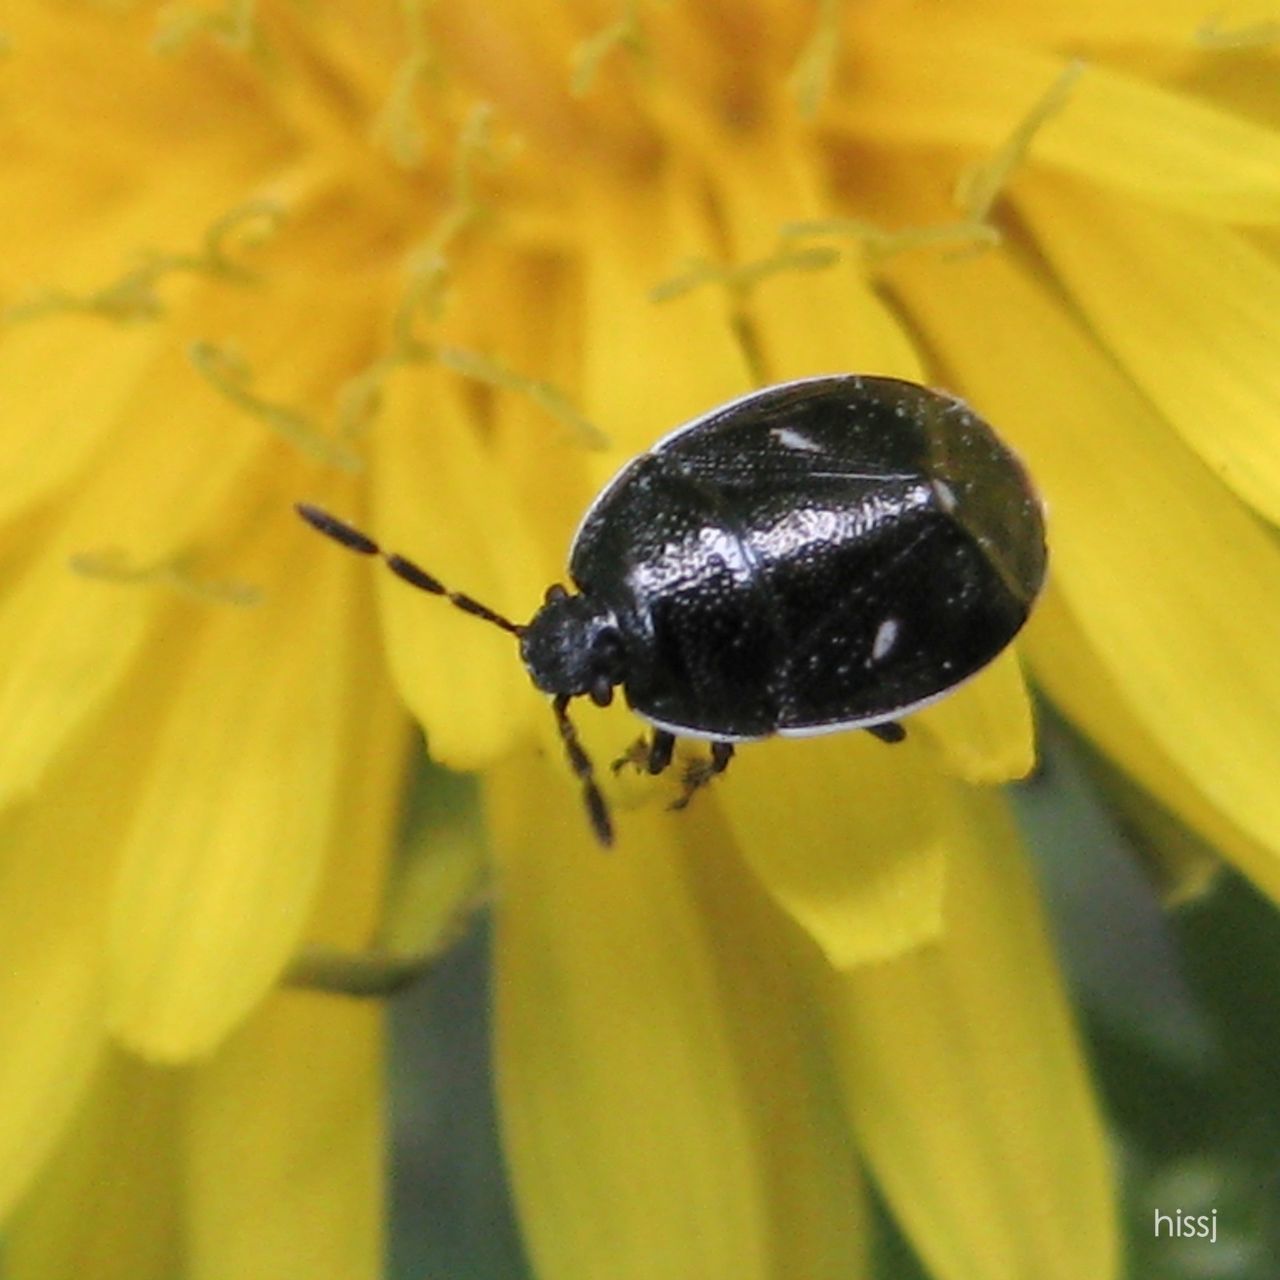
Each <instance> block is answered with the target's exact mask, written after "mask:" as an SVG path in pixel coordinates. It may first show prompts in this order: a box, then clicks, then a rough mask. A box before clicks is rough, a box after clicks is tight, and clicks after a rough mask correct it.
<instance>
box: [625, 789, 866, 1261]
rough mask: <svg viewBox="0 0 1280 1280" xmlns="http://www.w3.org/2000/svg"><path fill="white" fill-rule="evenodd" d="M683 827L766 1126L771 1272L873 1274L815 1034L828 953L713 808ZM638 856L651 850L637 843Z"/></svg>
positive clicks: (761, 1127)
mask: <svg viewBox="0 0 1280 1280" xmlns="http://www.w3.org/2000/svg"><path fill="white" fill-rule="evenodd" d="M677 831H678V834H679V836H680V840H681V843H682V846H683V848H684V849H685V851H686V854H687V865H688V869H689V874H690V878H691V882H692V885H693V888H694V890H695V892H696V894H697V897H698V902H699V904H700V907H701V911H702V915H703V918H704V920H705V921H706V922H707V927H708V930H709V933H710V936H711V938H712V942H713V946H714V950H715V954H716V960H717V965H718V973H719V976H720V979H721V983H720V989H721V992H722V993H723V999H724V1002H725V1009H726V1015H727V1019H728V1024H729V1028H730V1031H731V1033H732V1034H733V1036H734V1043H735V1051H736V1058H737V1062H738V1064H739V1070H740V1072H741V1074H742V1078H743V1080H744V1082H745V1084H746V1087H747V1092H748V1106H749V1107H750V1108H751V1120H752V1123H753V1125H754V1126H755V1127H756V1129H757V1130H758V1132H759V1133H760V1134H761V1137H762V1142H761V1159H762V1164H763V1168H764V1176H765V1178H766V1190H765V1199H764V1204H765V1210H766V1212H767V1213H768V1214H769V1216H770V1220H771V1223H772V1233H773V1238H774V1242H775V1243H774V1260H773V1270H772V1272H771V1275H773V1276H775V1277H779V1278H781V1277H792V1276H795V1277H799V1276H806V1277H809V1276H813V1277H817V1276H832V1277H850V1278H857V1277H862V1276H867V1275H870V1274H871V1269H870V1260H869V1256H868V1255H869V1245H870V1234H871V1224H870V1222H869V1221H868V1216H867V1211H866V1210H867V1206H866V1196H865V1193H864V1190H863V1186H862V1178H861V1176H860V1171H859V1168H858V1157H857V1155H856V1153H855V1150H854V1146H853V1142H852V1140H851V1139H852V1135H850V1134H847V1133H846V1132H844V1126H843V1118H842V1117H841V1115H840V1111H839V1107H840V1100H839V1098H838V1096H837V1095H836V1093H835V1091H834V1090H833V1089H832V1081H831V1074H830V1070H829V1063H828V1061H827V1057H826V1054H825V1050H824V1047H822V1046H820V1045H819V1044H817V1043H815V1038H814V1027H813V1017H812V1014H813V989H812V985H811V984H812V982H813V981H814V976H815V974H817V975H821V976H822V977H825V976H826V974H827V964H826V961H825V960H824V959H823V957H822V956H821V955H820V954H819V953H818V952H817V951H816V949H815V948H814V947H813V946H812V945H811V944H810V942H809V940H808V939H807V938H805V937H804V936H803V935H802V934H801V933H799V932H798V931H797V930H796V929H795V928H794V927H792V925H791V923H790V922H789V921H788V920H786V918H785V917H784V916H783V915H782V914H781V913H779V911H778V910H777V908H776V906H775V904H774V903H772V902H771V901H770V900H769V898H768V897H767V895H765V894H762V893H761V892H760V885H759V882H758V879H757V878H756V876H754V875H753V874H752V873H751V872H750V871H749V870H748V869H747V868H746V867H745V866H744V865H743V864H742V862H741V860H740V858H739V857H738V854H737V851H736V850H734V849H733V847H732V841H731V840H730V839H729V833H728V832H727V831H726V830H725V829H724V826H723V824H722V823H721V822H719V821H717V819H716V817H715V812H714V807H713V806H709V805H708V806H704V807H702V808H700V809H699V810H697V811H696V812H695V811H690V812H688V813H686V814H685V815H684V821H682V822H681V823H680V824H679V826H678V828H677ZM640 856H644V855H643V851H640Z"/></svg>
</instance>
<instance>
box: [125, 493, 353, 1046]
mask: <svg viewBox="0 0 1280 1280" xmlns="http://www.w3.org/2000/svg"><path fill="white" fill-rule="evenodd" d="M238 565H239V567H240V569H241V571H242V572H243V573H244V574H246V575H248V576H249V577H251V578H254V579H256V580H257V581H260V582H262V583H263V584H264V588H265V591H266V593H267V594H266V595H265V598H264V600H263V602H262V603H261V604H259V605H257V606H256V607H253V608H246V609H235V608H229V607H222V608H218V607H216V606H213V605H204V606H202V607H203V609H204V610H205V612H204V614H203V615H202V616H201V617H200V618H199V619H198V620H197V619H190V618H188V619H187V620H186V625H187V627H188V628H189V629H190V630H191V631H194V632H196V634H195V637H194V640H193V642H192V643H191V645H190V647H189V649H187V651H186V652H179V653H177V654H173V655H163V654H158V655H157V659H156V662H157V665H163V664H164V663H166V662H167V663H170V664H173V667H174V670H173V676H174V687H173V688H172V690H171V692H170V694H169V703H168V708H167V715H166V717H165V721H164V724H163V726H162V728H161V730H160V732H159V734H158V736H157V740H156V743H155V750H154V754H153V755H152V756H151V757H150V759H149V760H145V761H143V762H140V763H139V768H140V773H141V782H140V798H139V802H138V808H137V811H136V813H135V816H134V819H133V822H132V825H131V827H130V830H129V833H128V836H127V838H126V840H125V847H124V855H123V861H122V864H121V869H120V874H119V879H118V881H117V884H116V886H115V893H114V895H113V899H112V903H111V929H110V939H109V978H110V993H109V1005H108V1008H109V1016H110V1020H111V1024H112V1026H113V1028H114V1029H115V1031H116V1032H117V1034H119V1035H121V1036H122V1037H124V1038H125V1039H126V1040H127V1041H128V1042H129V1043H130V1044H131V1045H133V1046H135V1047H137V1048H138V1049H139V1050H140V1051H142V1052H144V1053H146V1054H148V1055H153V1056H156V1057H159V1058H165V1059H174V1058H182V1057H186V1056H188V1055H191V1054H198V1053H201V1052H204V1051H206V1050H208V1049H209V1048H211V1047H212V1046H213V1045H214V1044H215V1043H216V1042H217V1040H218V1039H219V1038H220V1037H221V1036H222V1035H223V1034H225V1033H226V1031H227V1030H228V1029H229V1028H230V1027H231V1026H232V1025H233V1024H234V1023H235V1022H236V1021H237V1020H238V1019H239V1018H241V1017H242V1016H244V1014H245V1013H246V1012H247V1011H248V1009H249V1008H250V1007H251V1006H252V1005H253V1003H254V1002H255V1001H256V1000H257V999H259V998H260V997H261V995H262V994H263V992H264V991H265V990H266V988H267V986H268V985H269V984H270V983H271V982H272V981H273V980H274V978H275V977H276V975H277V974H278V973H279V971H280V968H281V966H282V965H283V963H284V961H285V959H286V957H287V956H288V955H289V953H290V952H291V951H292V950H293V948H294V947H295V946H296V944H297V941H298V936H299V932H300V930H301V928H302V925H303V923H304V922H305V920H306V917H307V913H308V912H309V910H310V908H311V900H312V895H313V893H314V891H315V887H316V882H317V878H318V876H319V874H320V871H321V869H322V866H323V859H324V855H325V854H326V852H327V850H328V844H327V840H328V836H329V826H330V822H331V820H332V816H333V812H334V805H335V798H336V788H337V785H338V783H339V780H340V777H341V772H340V765H341V761H340V757H339V752H340V751H341V749H342V746H341V744H342V738H341V735H342V733H343V731H344V729H345V728H346V726H347V715H348V702H347V700H348V698H349V697H350V696H351V694H352V691H353V690H352V686H351V676H350V675H349V669H355V668H356V667H357V666H358V664H359V662H360V661H361V660H362V659H361V658H360V657H359V656H357V655H354V654H353V653H352V652H351V648H350V646H351V643H352V637H353V630H352V626H351V624H350V623H349V621H348V620H347V619H346V617H345V616H344V614H345V611H346V608H347V604H348V601H349V599H350V595H349V590H350V584H351V582H352V580H353V577H354V576H355V575H358V574H359V572H360V571H361V570H362V568H363V566H362V565H361V564H360V563H359V562H357V561H356V560H355V558H354V557H349V556H345V555H343V554H341V553H340V552H338V551H337V549H336V548H335V549H330V548H327V547H326V546H325V545H324V544H322V543H320V542H319V540H317V539H316V538H315V537H314V535H313V534H311V532H310V531H309V530H307V529H306V528H304V527H303V526H302V524H301V523H300V522H299V521H296V520H294V519H293V516H292V513H291V512H290V511H288V509H287V508H283V509H281V510H280V511H279V512H278V513H277V512H273V513H272V514H271V515H270V516H269V517H268V523H267V524H266V526H265V527H264V529H263V532H262V536H261V538H260V542H259V545H258V546H256V547H255V548H254V549H253V552H252V553H247V554H246V555H245V556H244V557H243V558H242V559H241V560H240V561H239V562H238ZM370 660H371V658H370V657H368V656H365V657H364V658H363V661H366V662H367V661H370ZM264 673H266V674H265V675H264Z"/></svg>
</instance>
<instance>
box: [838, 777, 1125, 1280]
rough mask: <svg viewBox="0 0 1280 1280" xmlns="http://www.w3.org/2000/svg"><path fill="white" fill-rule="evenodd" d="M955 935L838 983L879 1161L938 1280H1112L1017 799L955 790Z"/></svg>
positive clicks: (1108, 1193) (1096, 1173)
mask: <svg viewBox="0 0 1280 1280" xmlns="http://www.w3.org/2000/svg"><path fill="white" fill-rule="evenodd" d="M950 836H951V843H952V849H951V853H952V857H951V862H950V866H951V872H950V876H949V879H948V890H947V906H946V911H947V928H946V933H945V934H944V936H943V937H942V938H941V939H939V940H938V941H937V942H936V943H934V944H932V945H930V946H928V947H925V948H922V949H920V950H917V951H914V952H912V953H910V954H908V955H905V956H901V957H899V958H898V959H895V960H890V961H887V962H886V963H884V964H880V965H869V966H863V967H861V968H858V969H855V970H852V971H850V972H848V973H845V974H840V975H833V976H832V977H831V980H830V982H829V983H828V985H827V1001H826V1007H827V1017H828V1019H829V1022H830V1026H831V1029H832V1033H833V1043H834V1048H835V1052H836V1055H837V1062H838V1066H839V1072H840V1078H841V1081H842V1084H843V1086H844V1096H845V1101H846V1105H847V1107H848V1110H849V1114H850V1116H851V1117H852V1120H853V1123H854V1127H855V1129H856V1131H857V1134H858V1138H859V1141H860V1144H861V1147H862V1150H863V1151H864V1153H865V1154H866V1156H867V1159H868V1161H869V1163H870V1165H871V1167H872V1168H873V1169H874V1171H875V1174H876V1178H877V1181H878V1182H879V1185H880V1187H881V1188H882V1190H883V1191H884V1193H885V1195H886V1197H887V1199H888V1201H889V1203H890V1205H891V1206H892V1208H893V1211H894V1213H895V1215H896V1216H897V1217H898V1219H899V1221H900V1222H901V1223H902V1224H903V1226H904V1227H905V1228H906V1230H907V1232H908V1233H909V1235H910V1236H911V1238H912V1240H913V1242H914V1243H915V1246H916V1248H917V1249H918V1251H919V1252H920V1255H921V1257H922V1259H923V1260H924V1262H925V1265H926V1267H927V1268H928V1270H929V1273H930V1275H934V1276H937V1277H939V1280H1024V1278H1025V1277H1027V1276H1037V1277H1044V1278H1045V1280H1079V1277H1082V1276H1088V1277H1090V1280H1107V1278H1108V1277H1111V1276H1114V1275H1115V1273H1116V1267H1117V1257H1116V1252H1117V1241H1116V1224H1115V1221H1114V1218H1113V1209H1112V1192H1113V1188H1112V1184H1111V1176H1110V1171H1109V1168H1108V1164H1107V1153H1106V1148H1105V1145H1104V1134H1103V1130H1102V1125H1101V1121H1100V1119H1099V1117H1098V1114H1097V1112H1096V1110H1095V1108H1094V1103H1093V1097H1092V1093H1091V1091H1090V1087H1089V1082H1088V1079H1087V1077H1086V1074H1085V1069H1084V1064H1083V1060H1082V1058H1081V1055H1080V1048H1079V1045H1078V1043H1077V1040H1076V1036H1075V1032H1074V1029H1073V1027H1072V1025H1071V1021H1070V1017H1069V1014H1068V1009H1067V1002H1066V999H1065V997H1064V995H1063V992H1062V990H1061V988H1060V986H1059V982H1058V977H1057V971H1056V968H1055V965H1054V960H1053V956H1052V954H1051V951H1050V948H1049V945H1048V941H1047V939H1046V936H1045V929H1044V924H1043V921H1042V920H1041V917H1040V913H1039V909H1038V905H1037V902H1036V898H1035V891H1034V889H1033V886H1032V884H1031V881H1030V878H1029V876H1028V874H1027V871H1026V868H1025V866H1024V865H1023V862H1022V858H1021V855H1020V851H1019V849H1018V847H1017V841H1016V839H1015V837H1014V834H1013V831H1012V829H1011V826H1010V824H1009V820H1008V818H1007V816H1006V815H1005V813H1004V811H1003V807H1002V803H1001V801H1000V800H999V799H998V798H996V797H994V796H992V795H990V794H989V793H983V792H980V791H971V792H969V793H968V795H967V797H964V798H962V797H961V796H960V795H959V793H957V795H956V809H955V812H954V825H953V826H952V827H951V831H950Z"/></svg>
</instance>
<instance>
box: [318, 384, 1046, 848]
mask: <svg viewBox="0 0 1280 1280" xmlns="http://www.w3.org/2000/svg"><path fill="white" fill-rule="evenodd" d="M299 511H300V512H301V514H302V515H303V516H304V518H306V519H307V520H308V521H309V522H310V523H311V524H312V525H313V526H315V527H316V528H317V529H319V530H320V531H321V532H323V533H326V534H328V535H329V536H330V537H333V538H335V539H336V540H337V541H339V542H341V543H342V544H343V545H345V546H347V547H350V548H351V549H353V550H355V551H359V552H362V553H364V554H367V555H383V556H384V558H385V559H386V561H387V563H388V564H389V565H390V567H391V568H392V570H393V571H394V572H396V573H397V574H399V575H400V577H402V578H404V579H405V580H406V581H408V582H410V583H412V584H413V585H414V586H417V587H419V588H421V589H423V590H426V591H429V592H432V593H434V594H437V595H445V596H447V597H448V598H449V599H450V600H451V601H452V602H453V603H454V604H455V605H457V606H458V607H459V608H462V609H465V610H466V611H467V612H469V613H472V614H475V615H476V616H479V617H482V618H485V619H486V620H488V621H489V622H492V623H495V624H496V625H498V626H501V627H503V628H504V629H505V630H507V631H510V632H512V633H513V634H515V635H516V636H518V638H519V643H520V655H521V658H522V659H523V661H524V664H525V667H526V668H527V669H528V671H529V675H530V677H531V678H532V680H533V682H534V684H535V685H536V686H537V687H538V688H539V689H541V690H543V691H544V692H546V693H549V694H552V695H553V703H552V705H553V710H554V712H555V715H556V721H557V724H558V726H559V729H560V734H561V737H562V739H563V741H564V744H565V749H566V752H567V754H568V758H569V761H570V764H571V766H572V768H573V770H574V772H575V773H576V774H577V776H578V777H579V778H580V779H581V781H582V783H583V787H584V794H585V798H586V802H587V806H588V811H589V814H590V817H591V823H592V827H593V829H594V830H595V832H596V835H597V836H598V838H599V839H600V840H601V842H602V843H604V844H606V845H607V844H609V843H611V840H612V827H611V824H610V820H609V815H608V811H607V809H606V807H605V804H604V800H603V797H602V796H601V794H600V791H599V788H598V787H597V785H596V783H595V780H594V772H593V769H592V765H591V761H590V759H589V758H588V757H587V755H586V753H585V751H584V750H583V749H582V747H581V745H580V744H579V742H578V739H577V735H576V733H575V731H574V728H573V725H572V722H571V721H570V720H569V717H568V706H569V702H570V700H571V699H572V698H575V697H579V696H582V695H587V696H589V697H590V698H591V699H592V700H593V701H594V702H596V703H598V704H600V705H605V704H606V703H608V702H609V701H610V700H611V698H612V696H613V690H614V688H615V687H618V686H620V687H621V688H622V691H623V694H624V696H625V697H626V700H627V703H628V705H629V706H631V708H632V709H633V710H635V711H636V712H637V713H638V714H639V715H640V716H642V717H643V718H644V719H645V720H647V721H648V722H649V723H650V724H651V725H653V735H652V739H651V742H650V745H649V747H648V748H647V750H646V751H645V752H644V753H643V762H644V763H645V764H646V765H647V767H648V768H649V770H650V771H651V772H654V773H658V772H661V771H662V769H664V768H665V767H666V766H667V765H668V764H669V762H670V760H671V755H672V748H673V745H674V740H675V738H676V737H688V738H699V739H705V740H709V741H710V742H711V744H712V753H711V759H710V761H709V762H708V763H707V764H706V765H705V766H701V767H698V768H695V769H693V770H691V771H690V773H689V774H688V775H687V776H686V779H685V786H684V793H683V795H682V797H681V799H680V801H678V802H677V803H678V804H679V805H683V804H684V803H686V802H687V800H688V798H689V796H690V795H691V794H692V792H693V791H694V790H695V789H696V788H697V787H698V786H700V785H701V784H702V783H704V782H705V781H706V780H707V779H708V778H710V777H711V776H713V775H714V774H716V773H719V772H721V771H723V769H724V768H725V767H726V766H727V764H728V762H729V759H730V757H731V756H732V754H733V744H734V743H736V742H741V741H746V740H751V739H756V738H765V737H769V736H771V735H773V734H781V735H783V736H805V735H809V734H817V733H830V732H835V731H838V730H843V729H855V728H861V729H867V730H870V731H871V732H872V733H874V734H875V735H876V736H877V737H880V738H882V739H884V740H885V741H890V742H894V741H898V740H900V739H901V738H902V736H903V731H902V729H901V727H900V726H899V725H898V723H897V721H898V718H899V717H900V716H903V715H906V714H908V713H910V712H912V711H915V710H917V709H919V708H920V707H923V706H926V705H928V704H929V703H931V702H934V701H936V700H937V699H938V698H940V697H943V696H945V695H946V694H947V693H949V692H951V691H952V690H953V689H955V688H956V687H957V686H958V685H960V684H961V683H963V682H964V681H965V680H967V679H968V678H969V677H970V676H972V675H974V674H975V673H976V672H977V671H979V670H981V668H983V667H984V666H986V665H987V664H988V663H989V662H990V661H991V660H992V659H993V658H995V657H996V656H997V655H998V654H999V653H1000V652H1001V651H1002V650H1003V649H1004V648H1005V646H1006V645H1008V643H1009V642H1010V640H1012V639H1013V637H1014V636H1015V635H1016V634H1017V632H1018V631H1019V629H1020V628H1021V627H1022V625H1023V623H1024V622H1025V621H1026V619H1027V616H1028V614H1029V612H1030V609H1031V606H1032V604H1033V603H1034V601H1035V598H1036V596H1037V594H1038V593H1039V590H1040V587H1041V584H1042V583H1043V581H1044V573H1045V563H1046V549H1045V540H1044V520H1043V512H1042V508H1041V504H1040V502H1039V499H1038V498H1037V496H1036V493H1035V490H1034V489H1033V487H1032V485H1031V482H1030V480H1029V479H1028V477H1027V474H1026V472H1025V471H1024V469H1023V468H1022V466H1021V464H1020V463H1019V461H1018V460H1017V458H1016V457H1015V456H1014V455H1013V454H1012V453H1011V452H1010V451H1009V450H1008V449H1007V448H1006V447H1005V446H1004V445H1003V444H1002V443H1001V442H1000V440H999V439H998V438H997V437H996V435H995V433H994V432H993V431H992V430H991V428H990V427H989V426H987V424H986V423H985V422H983V421H982V419H981V418H979V417H978V416H977V415H976V414H975V413H974V412H973V411H972V410H971V409H969V407H968V406H967V405H965V404H964V403H963V402H962V401H960V400H957V399H955V398H954V397H952V396H948V395H945V394H943V393H941V392H937V391H931V390H929V389H928V388H926V387H921V386H917V385H916V384H914V383H910V382H903V381H900V380H899V379H896V378H878V377H868V376H861V375H856V374H841V375H832V376H827V377H819V378H804V379H801V380H799V381H796V382H787V383H783V384H781V385H779V386H774V387H768V388H766V389H764V390H762V391H756V392H753V393H751V394H750V395H746V396H743V397H742V398H740V399H738V400H734V401H732V402H731V403H729V404H727V405H724V406H722V407H720V408H718V409H715V410H712V411H711V412H710V413H707V414H704V415H703V416H702V417H700V418H697V419H695V420H694V421H693V422H690V423H688V424H686V425H685V426H683V427H680V428H678V429H677V430H675V431H673V432H671V433H670V434H669V435H667V436H665V437H663V438H662V439H661V440H659V441H658V443H657V444H656V445H654V447H653V448H652V449H650V450H649V452H647V453H645V454H642V455H640V456H639V457H638V458H635V459H633V460H632V461H631V462H629V463H628V464H627V465H626V466H625V467H623V468H622V470H621V471H620V472H618V474H617V475H616V476H615V477H614V479H613V480H612V481H611V482H610V483H609V484H608V485H607V486H606V487H605V489H604V490H603V492H602V493H601V494H600V496H599V497H598V498H597V499H596V500H595V502H594V503H592V505H591V507H590V508H589V509H588V510H587V513H586V515H585V516H584V517H583V519H582V523H581V524H580V525H579V527H578V531H577V533H576V535H575V536H574V539H573V544H572V546H571V548H570V553H569V576H570V578H571V579H572V581H573V584H574V586H575V587H576V588H577V591H576V592H570V591H568V590H566V589H565V588H564V587H562V586H559V585H556V586H552V587H550V588H549V589H548V590H547V593H546V598H545V601H544V603H543V605H542V607H541V608H540V609H539V610H538V612H537V613H536V614H535V615H534V616H533V618H532V620H531V621H530V622H529V623H528V624H527V625H525V626H520V625H518V624H516V623H513V622H510V621H509V620H508V619H506V618H504V617H502V616H501V615H500V614H497V613H495V612H494V611H493V610H492V609H489V608H487V607H486V606H484V605H482V604H480V603H479V602H477V601H475V600H473V599H472V598H471V597H469V596H465V595H462V594H460V593H457V592H451V591H449V590H448V589H447V588H445V587H444V586H443V585H442V584H441V583H439V582H438V581H437V580H436V579H435V578H433V577H432V576H431V575H430V574H428V573H426V572H425V571H424V570H423V569H421V568H419V567H418V566H417V565H415V564H413V563H412V562H411V561H408V560H405V559H404V558H403V557H401V556H396V555H387V554H385V553H384V552H382V551H381V549H380V548H379V547H378V546H377V545H376V544H375V543H374V542H373V541H372V540H370V539H369V538H367V537H365V535H364V534H361V533H359V532H358V531H356V530H355V529H352V528H350V527H349V526H347V525H345V524H343V523H342V522H340V521H338V520H336V519H334V518H333V517H332V516H330V515H327V514H326V513H324V512H322V511H319V510H317V509H316V508H314V507H310V506H305V505H300V506H299ZM633 758H634V757H633Z"/></svg>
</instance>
